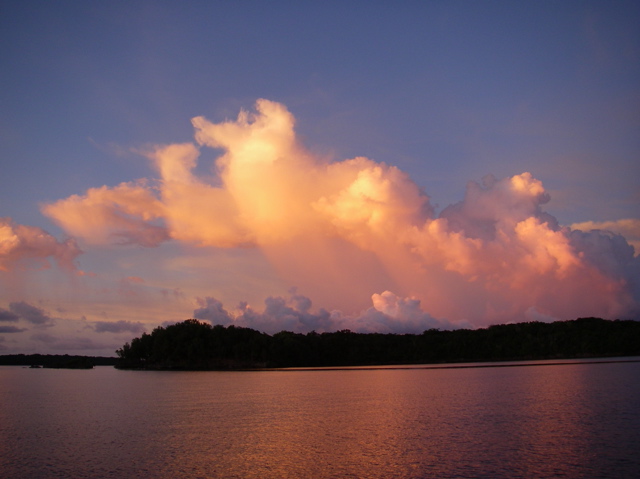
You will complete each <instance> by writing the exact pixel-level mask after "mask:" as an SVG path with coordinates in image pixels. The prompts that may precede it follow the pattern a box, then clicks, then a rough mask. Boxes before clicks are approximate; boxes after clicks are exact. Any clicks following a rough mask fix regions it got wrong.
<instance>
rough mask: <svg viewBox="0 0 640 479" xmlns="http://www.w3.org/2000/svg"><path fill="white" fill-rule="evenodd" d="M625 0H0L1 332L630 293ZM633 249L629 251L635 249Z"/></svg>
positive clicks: (276, 327) (131, 327) (272, 328)
mask: <svg viewBox="0 0 640 479" xmlns="http://www.w3.org/2000/svg"><path fill="white" fill-rule="evenodd" d="M638 24H640V6H639V5H638V4H637V3H636V2H624V1H613V2H588V1H583V2H574V1H568V2H560V3H558V2H546V1H543V2H493V1H487V2H404V3H402V4H400V5H392V4H391V3H390V2H360V1H354V2H322V3H320V2H318V3H310V2H309V3H305V2H278V1H276V2H251V1H248V2H193V1H191V2H180V3H179V2H162V1H160V2H146V1H135V2H119V1H116V2H97V1H89V2H65V1H62V2H55V3H53V2H44V1H42V2H40V1H33V2H10V1H4V2H0V38H1V40H0V45H1V46H0V68H1V69H2V77H3V81H2V86H3V88H2V89H1V90H0V138H1V140H0V153H1V156H0V162H1V163H0V165H1V170H0V171H1V172H2V178H3V179H4V181H3V187H2V188H1V189H0V288H1V289H0V354H9V353H20V352H22V353H33V352H39V353H45V354H46V353H50V354H55V353H75V354H87V355H113V352H114V350H115V349H116V348H118V347H120V346H121V345H122V344H123V343H124V342H125V341H129V340H130V339H131V338H132V337H134V336H138V335H140V334H141V333H142V332H144V331H147V332H150V331H151V330H152V329H153V328H154V327H156V326H158V325H162V324H168V323H171V322H176V321H180V320H184V319H187V318H191V317H196V318H198V319H202V320H206V321H210V322H212V323H214V324H225V325H226V324H238V325H242V326H248V327H253V328H255V329H259V330H263V331H266V332H269V333H273V332H277V331H280V330H285V329H286V330H291V331H298V332H307V331H311V330H316V331H319V332H320V331H331V330H336V329H345V328H348V329H352V330H354V331H362V332H366V331H380V332H397V333H403V332H421V331H423V330H425V329H428V328H432V327H435V328H441V329H446V328H456V327H485V326H487V325H490V324H495V323H505V322H519V321H553V320H558V319H560V320H564V319H574V318H577V317H580V316H600V317H604V318H608V319H615V318H625V319H638V318H639V317H640V308H639V306H640V260H639V259H638V255H637V251H638V250H639V248H640V208H639V205H640V190H639V189H638V178H640V174H639V173H640V166H639V164H640V161H639V160H640V31H639V30H638V28H637V26H638ZM634 247H635V251H634Z"/></svg>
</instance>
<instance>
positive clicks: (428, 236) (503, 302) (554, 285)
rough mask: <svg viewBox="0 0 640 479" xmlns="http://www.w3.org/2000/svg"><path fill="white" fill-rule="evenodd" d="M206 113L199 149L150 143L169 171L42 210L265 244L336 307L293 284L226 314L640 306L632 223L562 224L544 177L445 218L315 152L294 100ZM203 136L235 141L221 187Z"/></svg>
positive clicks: (545, 312) (575, 311)
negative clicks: (202, 157)
mask: <svg viewBox="0 0 640 479" xmlns="http://www.w3.org/2000/svg"><path fill="white" fill-rule="evenodd" d="M192 123H193V126H194V128H195V140H196V143H197V145H196V144H192V143H184V144H175V145H169V146H162V147H157V148H155V149H154V150H152V151H150V152H149V153H147V156H148V157H149V158H150V159H151V161H152V162H153V164H154V166H155V168H156V169H157V171H158V172H159V178H158V179H157V180H154V181H139V182H134V183H124V184H121V185H119V186H116V187H114V188H109V187H107V186H103V187H101V188H93V189H90V190H88V191H87V193H86V194H85V195H84V196H72V197H70V198H67V199H63V200H60V201H58V202H56V203H53V204H49V205H45V206H43V212H44V213H45V214H46V215H48V216H49V217H51V218H52V219H53V220H54V221H56V222H57V223H58V224H59V225H60V226H61V227H63V228H64V229H65V230H66V231H67V232H68V233H69V234H71V235H74V236H77V237H79V238H82V239H83V240H84V241H87V242H94V243H105V242H111V243H134V244H139V245H142V246H155V245H158V244H160V243H161V242H163V241H167V240H170V239H171V240H174V241H178V242H182V243H185V244H190V245H196V246H201V247H209V248H230V247H257V248H260V249H261V250H262V251H263V252H264V255H265V256H266V257H267V258H268V259H269V261H271V263H272V264H273V266H274V269H275V270H276V271H278V272H279V274H280V275H281V277H282V278H283V279H284V280H285V281H287V282H289V283H290V284H293V285H296V286H298V287H299V288H300V289H301V290H304V291H305V293H306V294H309V295H310V296H312V297H313V298H314V300H315V301H317V302H318V303H319V304H323V305H326V307H327V308H332V309H326V310H325V309H323V310H318V311H316V312H314V313H312V312H311V310H310V309H309V307H310V306H305V305H307V303H306V301H303V300H302V299H300V298H302V297H299V296H297V295H295V294H294V295H293V296H292V297H291V298H289V299H282V298H274V297H270V298H268V299H267V301H266V303H265V310H264V311H263V312H260V313H257V312H256V311H255V310H253V309H252V308H251V307H249V306H248V305H244V306H243V307H242V308H240V309H239V310H238V311H236V312H234V313H228V312H227V311H226V310H225V309H224V308H223V307H222V304H221V303H220V302H219V301H218V300H214V299H212V298H205V299H203V300H201V304H200V306H201V307H200V308H199V309H198V310H196V312H197V314H199V315H200V317H202V319H210V320H212V321H217V322H222V323H224V322H231V321H235V322H240V323H242V324H246V325H252V324H261V325H262V328H263V329H272V327H273V328H276V329H278V330H279V329H286V327H287V325H289V326H291V328H295V329H304V327H308V328H309V329H322V328H327V327H340V326H344V325H350V326H351V327H353V328H355V329H359V330H369V329H372V328H373V329H376V328H377V329H379V330H388V331H397V330H408V329H412V328H414V329H417V328H423V329H426V328H427V327H430V325H431V326H432V327H448V326H450V325H451V324H452V323H449V322H448V321H452V322H461V321H462V322H464V321H469V322H470V323H471V324H474V325H484V324H488V323H492V322H504V321H514V320H523V319H526V318H528V317H545V318H557V319H570V318H574V317H577V316H585V315H595V316H603V317H608V318H611V317H618V316H621V317H624V316H630V315H634V314H637V312H638V298H639V296H640V295H639V286H638V277H639V276H640V274H639V272H640V267H639V265H638V262H639V259H638V257H636V256H634V253H633V248H631V247H630V246H629V244H628V243H627V242H626V241H625V239H624V238H623V237H622V236H620V235H615V234H613V233H606V232H603V231H597V230H596V231H591V228H589V229H588V230H587V228H585V231H579V230H578V229H577V227H576V225H574V227H573V229H572V228H568V227H561V226H560V225H559V224H558V222H557V221H556V219H555V218H554V217H553V216H551V215H550V214H549V213H547V212H545V211H544V210H543V206H544V205H545V204H547V203H548V202H549V199H550V198H549V195H548V194H547V193H546V192H545V189H544V186H543V185H542V183H541V182H540V181H539V180H537V179H536V178H534V177H533V176H532V175H531V174H530V173H527V172H525V173H522V174H517V175H514V176H512V177H510V178H504V179H496V178H494V177H492V176H487V177H485V178H484V179H483V180H482V182H481V183H477V182H470V183H469V184H468V186H467V191H466V194H465V198H464V199H463V200H462V201H461V202H460V203H457V204H455V205H451V206H449V207H447V208H445V209H444V210H443V211H442V212H441V213H440V214H439V215H436V214H435V211H434V208H433V207H432V206H431V203H430V200H429V197H428V196H427V195H426V194H424V193H423V192H422V191H421V189H420V188H419V187H418V185H416V184H415V183H414V182H413V181H412V180H411V179H410V178H409V177H408V175H407V174H405V173H404V172H402V171H400V170H399V169H398V168H396V167H394V166H390V165H386V164H384V163H378V162H375V161H373V160H371V159H368V158H363V157H358V158H354V159H349V160H344V161H336V162H328V161H326V160H324V159H321V158H316V157H314V156H313V155H312V154H311V153H309V152H308V151H306V150H305V149H304V148H303V147H302V146H301V145H300V144H299V143H298V141H297V139H296V135H295V129H294V126H295V121H294V118H293V116H292V115H291V113H290V112H289V111H288V110H287V109H286V108H285V107H284V106H283V105H281V104H278V103H275V102H271V101H267V100H259V101H258V102H257V104H256V112H255V113H249V112H244V111H243V112H241V113H240V115H239V116H238V118H237V120H235V121H226V122H222V123H217V124H216V123H211V122H209V121H208V120H206V119H205V118H203V117H197V118H194V119H193V120H192ZM205 147H211V148H216V149H222V150H223V154H222V155H221V156H220V157H219V158H218V159H217V160H216V162H215V165H214V173H215V175H216V177H217V179H216V181H215V182H214V183H212V182H211V181H208V180H206V179H204V178H202V177H200V176H198V175H197V174H196V173H194V171H195V168H196V165H197V161H198V158H199V154H200V151H199V148H205ZM633 221H635V220H633ZM633 225H636V223H633ZM588 226H593V225H588ZM636 226H637V225H636ZM634 231H635V230H634ZM391 291H393V292H391ZM296 298H297V299H296ZM371 301H373V307H369V309H367V305H370V304H371ZM309 304H310V303H309ZM338 309H340V310H342V311H345V312H344V313H342V312H338ZM363 311H364V312H363ZM435 318H438V319H435ZM445 318H446V319H445ZM275 324H278V325H279V326H277V327H276V326H274V325H275ZM394 325H395V326H394Z"/></svg>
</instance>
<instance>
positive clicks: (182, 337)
mask: <svg viewBox="0 0 640 479" xmlns="http://www.w3.org/2000/svg"><path fill="white" fill-rule="evenodd" d="M116 353H117V355H118V362H117V364H116V367H118V368H122V369H189V370H210V369H251V368H273V367H279V368H282V367H331V366H372V365H393V364H430V363H445V362H447V363H449V362H474V361H505V360H530V359H568V358H590V357H614V356H635V355H640V322H638V321H631V320H614V321H610V320H604V319H600V318H580V319H576V320H571V321H556V322H553V323H541V322H526V323H516V324H501V325H495V326H490V327H488V328H484V329H476V330H468V329H459V330H454V331H441V330H437V329H429V330H427V331H424V332H423V333H422V334H382V333H366V334H363V333H354V332H352V331H349V330H342V331H336V332H328V333H317V332H310V333H307V334H300V333H293V332H290V331H281V332H279V333H277V334H274V335H268V334H266V333H262V332H259V331H256V330H254V329H250V328H244V327H237V326H233V325H232V326H228V327H224V326H221V325H216V326H212V325H211V324H209V323H205V322H202V321H198V320H196V319H189V320H186V321H182V322H179V323H176V324H173V325H171V326H167V327H157V328H156V329H154V330H153V331H152V332H151V333H150V334H149V333H144V334H142V336H140V337H138V338H134V339H133V340H132V341H131V342H130V343H126V344H125V345H124V346H122V348H120V349H118V350H117V351H116Z"/></svg>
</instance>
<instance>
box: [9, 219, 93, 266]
mask: <svg viewBox="0 0 640 479" xmlns="http://www.w3.org/2000/svg"><path fill="white" fill-rule="evenodd" d="M80 254H82V251H81V250H80V248H79V247H78V245H77V244H76V242H75V240H74V239H71V238H70V239H66V240H64V241H58V240H57V239H56V238H54V237H53V236H51V235H50V234H49V233H47V232H46V231H45V230H43V229H41V228H37V227H35V226H25V225H20V224H17V223H15V222H14V221H13V220H12V219H11V218H0V271H11V270H13V269H15V268H18V269H43V268H44V269H46V268H49V267H50V266H51V264H50V262H49V259H53V260H54V261H55V262H56V264H57V265H58V266H60V267H62V268H64V269H67V270H71V271H74V270H76V266H75V259H76V258H77V257H78V256H79V255H80Z"/></svg>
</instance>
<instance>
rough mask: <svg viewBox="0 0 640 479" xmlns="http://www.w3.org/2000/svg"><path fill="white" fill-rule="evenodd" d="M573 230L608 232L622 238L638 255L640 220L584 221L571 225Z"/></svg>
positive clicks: (639, 250)
mask: <svg viewBox="0 0 640 479" xmlns="http://www.w3.org/2000/svg"><path fill="white" fill-rule="evenodd" d="M571 229H573V230H581V231H585V232H589V231H592V230H599V231H608V232H610V233H614V234H618V235H621V236H623V237H624V238H625V239H626V240H627V241H628V242H629V244H630V245H632V246H633V247H634V248H635V254H636V255H637V254H640V219H635V218H625V219H621V220H616V221H584V222H582V223H574V224H572V225H571Z"/></svg>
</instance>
